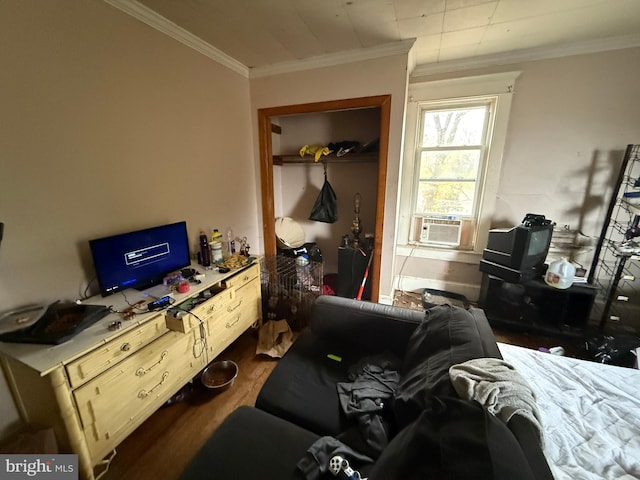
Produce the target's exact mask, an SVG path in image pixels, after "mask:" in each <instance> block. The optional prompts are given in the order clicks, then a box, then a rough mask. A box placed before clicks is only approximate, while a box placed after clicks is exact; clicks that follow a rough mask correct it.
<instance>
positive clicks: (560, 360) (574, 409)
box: [498, 343, 640, 480]
mask: <svg viewBox="0 0 640 480" xmlns="http://www.w3.org/2000/svg"><path fill="white" fill-rule="evenodd" d="M498 346H499V348H500V351H501V353H502V356H503V357H504V360H505V361H507V362H508V363H510V364H511V365H512V366H513V367H515V368H516V370H517V371H518V372H520V374H521V375H522V376H523V377H524V378H525V379H526V380H527V381H528V383H529V385H530V387H531V388H532V390H533V391H534V393H535V395H536V399H537V405H538V408H539V411H540V416H541V421H542V425H543V429H544V452H545V455H546V457H547V461H548V462H549V465H550V467H551V470H552V472H553V475H554V477H555V479H556V480H583V479H584V480H592V479H593V480H596V479H597V480H601V479H639V478H640V370H637V369H632V368H623V367H617V366H613V365H604V364H600V363H595V362H589V361H585V360H577V359H574V358H569V357H562V356H558V355H552V354H549V353H543V352H539V351H536V350H530V349H526V348H522V347H518V346H514V345H509V344H504V343H499V344H498Z"/></svg>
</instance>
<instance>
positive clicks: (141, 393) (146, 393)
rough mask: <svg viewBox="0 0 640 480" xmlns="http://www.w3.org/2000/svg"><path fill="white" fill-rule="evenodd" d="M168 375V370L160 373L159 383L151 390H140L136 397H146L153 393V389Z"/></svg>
mask: <svg viewBox="0 0 640 480" xmlns="http://www.w3.org/2000/svg"><path fill="white" fill-rule="evenodd" d="M168 376H169V372H164V373H163V374H162V380H160V383H158V384H157V385H156V386H154V387H153V388H152V389H151V390H149V391H148V392H147V391H146V390H140V391H139V392H138V398H146V397H148V396H149V395H151V394H152V393H153V391H154V390H155V389H156V388H158V387H159V386H160V385H162V384H163V383H164V381H165V380H166V379H167V377H168Z"/></svg>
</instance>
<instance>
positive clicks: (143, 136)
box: [0, 0, 260, 435]
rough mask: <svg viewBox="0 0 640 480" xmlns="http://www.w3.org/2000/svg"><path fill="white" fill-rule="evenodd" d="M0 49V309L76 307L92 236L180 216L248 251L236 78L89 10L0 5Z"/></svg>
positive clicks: (249, 181)
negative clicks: (240, 239)
mask: <svg viewBox="0 0 640 480" xmlns="http://www.w3.org/2000/svg"><path fill="white" fill-rule="evenodd" d="M0 45H2V48H0V65H2V68H0V105H2V108H1V111H2V113H1V115H2V117H1V118H2V119H1V121H0V122H1V128H0V221H2V222H4V223H5V232H4V241H3V242H2V246H1V248H0V310H5V309H8V308H11V307H14V306H17V305H23V304H25V303H30V302H50V301H54V300H58V299H62V300H64V299H75V298H78V297H79V296H80V295H81V294H82V292H83V290H84V289H85V286H86V285H87V282H88V281H89V280H90V279H91V278H92V276H93V273H94V272H93V266H92V262H91V259H90V255H89V249H88V243H87V241H88V240H89V239H91V238H95V237H99V236H103V235H110V234H115V233H120V232H123V231H128V230H132V229H138V228H143V227H148V226H153V225H157V224H162V223H167V222H172V221H179V220H186V221H187V225H188V227H189V234H190V236H191V237H192V238H193V239H194V242H195V238H196V236H197V234H198V231H199V230H200V229H206V230H210V229H211V228H213V227H218V228H221V229H224V228H226V227H227V226H231V227H232V228H233V229H234V231H235V233H237V234H242V235H247V236H248V238H249V241H250V244H251V245H252V247H253V248H254V250H253V251H259V248H260V243H259V241H258V231H259V230H260V227H259V225H260V219H259V217H258V212H259V200H258V199H257V195H256V188H255V182H254V180H253V179H254V178H255V177H256V176H258V174H257V173H256V170H255V163H254V161H253V151H252V146H251V143H252V136H251V128H252V125H251V121H250V111H249V82H248V79H246V78H244V77H242V76H240V75H238V74H236V73H234V72H232V71H231V70H229V69H227V68H225V67H223V66H221V65H219V64H217V63H215V62H213V61H211V60H210V59H208V58H206V57H204V56H202V55H201V54H199V53H197V52H195V51H193V50H191V49H189V48H187V47H186V46H184V45H182V44H180V43H178V42H176V41H175V40H173V39H171V38H169V37H167V36H165V35H163V34H161V33H159V32H157V31H156V30H153V29H151V28H150V27H147V26H146V25H144V24H142V23H140V22H139V21H137V20H135V19H133V18H131V17H129V16H128V15H126V14H125V13H123V12H121V11H119V10H116V9H115V8H113V7H111V6H109V5H108V4H106V3H104V2H102V1H81V0H72V1H69V0H49V1H46V2H0ZM92 290H94V291H95V282H94V283H93V284H92ZM16 420H17V414H16V412H15V409H14V408H13V402H12V400H11V397H10V395H9V393H8V391H7V389H6V388H5V387H4V385H3V382H1V381H0V435H2V434H3V433H6V432H8V431H9V430H11V429H12V428H13V426H14V424H15V421H16Z"/></svg>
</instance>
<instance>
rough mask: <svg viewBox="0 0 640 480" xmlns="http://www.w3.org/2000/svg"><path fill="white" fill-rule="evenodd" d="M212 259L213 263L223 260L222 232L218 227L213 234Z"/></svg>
mask: <svg viewBox="0 0 640 480" xmlns="http://www.w3.org/2000/svg"><path fill="white" fill-rule="evenodd" d="M210 245H211V260H212V261H213V263H217V262H221V261H222V233H221V232H220V231H218V229H217V228H214V229H213V233H212V234H211V244H210Z"/></svg>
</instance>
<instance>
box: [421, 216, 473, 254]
mask: <svg viewBox="0 0 640 480" xmlns="http://www.w3.org/2000/svg"><path fill="white" fill-rule="evenodd" d="M414 220H415V223H414V225H415V230H414V233H415V237H414V238H415V240H416V241H417V242H419V243H425V244H431V245H447V246H456V247H457V246H458V245H460V234H461V232H462V220H459V219H450V218H443V217H425V216H420V215H416V216H415V217H414Z"/></svg>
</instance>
